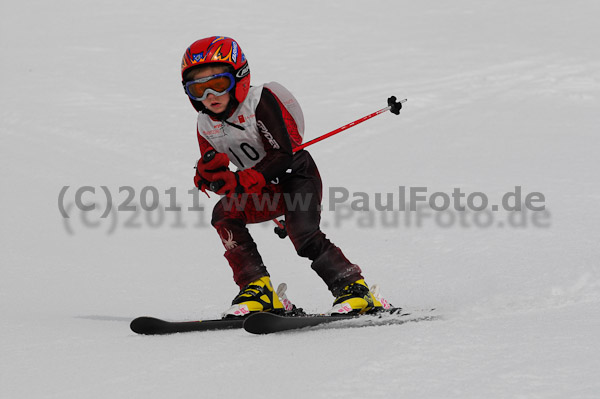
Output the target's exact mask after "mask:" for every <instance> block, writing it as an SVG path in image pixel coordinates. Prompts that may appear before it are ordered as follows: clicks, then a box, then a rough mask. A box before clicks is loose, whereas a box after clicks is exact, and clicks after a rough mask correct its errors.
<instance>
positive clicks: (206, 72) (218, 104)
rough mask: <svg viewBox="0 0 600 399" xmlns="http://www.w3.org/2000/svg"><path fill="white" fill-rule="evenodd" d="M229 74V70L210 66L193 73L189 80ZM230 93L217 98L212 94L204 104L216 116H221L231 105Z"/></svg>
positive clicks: (203, 101)
mask: <svg viewBox="0 0 600 399" xmlns="http://www.w3.org/2000/svg"><path fill="white" fill-rule="evenodd" d="M223 72H227V68H224V67H218V66H217V67H212V66H208V67H206V68H201V69H199V70H196V71H192V72H191V73H190V76H189V78H188V79H189V80H197V79H201V78H206V77H208V76H211V75H216V74H218V73H223ZM229 99H230V97H229V93H225V94H223V95H221V96H215V95H214V94H212V93H210V94H209V95H208V97H206V98H205V99H204V100H202V104H203V105H204V106H205V107H206V108H207V109H208V110H209V111H212V112H214V113H215V114H220V113H221V112H223V111H225V110H226V109H227V105H228V104H229Z"/></svg>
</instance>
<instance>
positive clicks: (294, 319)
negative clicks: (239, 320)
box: [243, 308, 439, 334]
mask: <svg viewBox="0 0 600 399" xmlns="http://www.w3.org/2000/svg"><path fill="white" fill-rule="evenodd" d="M433 310H434V309H431V310H426V311H423V312H416V313H415V312H412V313H403V312H402V311H401V309H399V308H393V309H389V310H386V311H384V312H381V313H377V314H373V315H343V314H341V315H340V314H336V315H323V314H308V315H300V316H279V315H276V314H273V313H256V314H252V315H250V316H249V317H248V319H246V321H244V325H243V327H244V330H246V331H247V332H249V333H252V334H271V333H276V332H282V331H290V330H299V329H308V328H311V327H317V326H323V327H324V328H350V327H366V326H381V325H392V324H404V323H407V322H416V321H426V320H436V319H439V316H438V315H434V314H432V313H431V312H432V311H433ZM419 313H422V314H419ZM325 325H327V326H325Z"/></svg>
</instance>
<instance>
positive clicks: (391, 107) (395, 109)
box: [294, 96, 408, 152]
mask: <svg viewBox="0 0 600 399" xmlns="http://www.w3.org/2000/svg"><path fill="white" fill-rule="evenodd" d="M406 101H408V100H407V99H406V98H405V99H404V100H400V101H396V97H395V96H392V97H390V98H388V106H387V107H385V108H382V109H380V110H379V111H375V112H373V113H372V114H369V115H367V116H363V117H362V118H360V119H357V120H355V121H354V122H350V123H348V124H347V125H344V126H342V127H338V128H337V129H335V130H332V131H331V132H329V133H325V134H324V135H322V136H319V137H317V138H315V139H312V140H310V141H307V142H306V143H304V144H301V145H299V146H298V147H296V148H294V152H297V151H300V150H302V149H304V148H306V147H308V146H310V145H313V144H315V143H318V142H319V141H322V140H325V139H326V138H328V137H331V136H333V135H336V134H338V133H341V132H343V131H344V130H346V129H350V128H351V127H353V126H356V125H358V124H359V123H363V122H364V121H367V120H369V119H371V118H373V117H376V116H377V115H381V114H383V113H384V112H387V111H391V112H392V113H394V114H396V115H399V114H400V109H401V108H402V104H403V103H405V102H406Z"/></svg>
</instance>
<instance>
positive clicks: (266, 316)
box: [244, 312, 281, 334]
mask: <svg viewBox="0 0 600 399" xmlns="http://www.w3.org/2000/svg"><path fill="white" fill-rule="evenodd" d="M279 318H281V316H278V315H276V314H273V313H269V312H258V313H254V314H251V315H250V316H248V318H247V319H246V320H244V330H246V331H247V332H249V333H251V334H269V333H272V332H273V330H272V328H271V327H272V323H273V322H276V321H277V320H278V319H279Z"/></svg>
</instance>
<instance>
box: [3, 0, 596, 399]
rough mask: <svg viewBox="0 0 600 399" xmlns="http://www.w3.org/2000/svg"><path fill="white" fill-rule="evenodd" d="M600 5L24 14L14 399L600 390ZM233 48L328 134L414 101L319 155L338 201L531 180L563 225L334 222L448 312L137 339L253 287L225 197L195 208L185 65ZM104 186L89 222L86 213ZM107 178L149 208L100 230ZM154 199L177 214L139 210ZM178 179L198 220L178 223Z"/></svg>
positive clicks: (8, 241) (340, 237) (7, 234)
mask: <svg viewBox="0 0 600 399" xmlns="http://www.w3.org/2000/svg"><path fill="white" fill-rule="evenodd" d="M599 13H600V3H598V2H597V1H594V0H587V1H586V0H574V1H569V2H566V1H541V0H531V1H527V2H523V1H516V0H502V1H500V0H490V1H477V0H456V1H452V2H446V1H430V2H414V1H405V0H400V1H379V2H365V1H357V0H349V1H343V2H342V1H329V2H324V1H314V0H304V1H299V2H281V1H274V0H269V1H260V2H258V1H255V2H249V1H228V0H225V1H219V2H206V1H171V2H156V1H141V0H130V1H116V0H107V1H102V0H100V1H87V0H85V1H84V0H78V1H75V0H55V1H51V2H48V1H40V0H31V1H27V2H22V1H15V0H6V1H3V2H2V4H1V6H0V29H1V31H0V53H1V57H2V64H1V73H0V79H1V81H2V84H1V87H2V93H1V95H0V131H1V136H0V137H1V138H0V140H1V148H2V156H1V158H0V166H1V168H2V174H1V175H0V187H1V189H2V197H1V198H2V199H1V200H2V222H1V223H0V226H1V227H0V228H1V234H2V241H1V242H2V251H1V255H0V259H1V261H0V263H1V266H0V267H1V269H0V270H1V271H0V273H1V275H0V312H1V317H0V397H2V398H109V397H110V398H142V397H143V398H165V397H168V398H191V397H196V398H198V397H202V398H233V397H244V398H264V397H273V398H276V397H278V398H308V397H311V398H336V397H340V398H346V397H367V398H399V397H402V398H597V397H598V394H599V392H600V379H598V374H599V372H600V342H599V339H598V337H600V310H599V305H600V268H599V265H598V259H599V257H600V251H599V242H600V237H599V228H598V226H599V222H600V218H599V213H598V202H599V200H600V187H599V185H598V169H599V166H600V163H599V161H598V154H599V152H600V146H599V143H600V139H599V138H598V127H599V126H600V46H599V45H598V37H600V26H599V25H598V21H597V20H598V14H599ZM211 35H225V36H230V37H234V38H236V39H237V40H238V42H239V43H240V45H241V46H242V48H243V50H244V52H245V54H246V56H247V57H248V59H249V62H250V67H251V71H252V81H253V83H254V84H261V83H265V82H269V81H277V82H280V83H281V84H283V85H284V86H286V87H287V88H289V89H290V90H291V91H292V92H293V93H294V95H295V96H296V98H297V99H298V100H299V101H300V103H301V104H302V106H303V110H304V113H305V120H306V126H307V130H306V137H305V138H306V139H311V138H314V137H317V136H319V135H321V134H323V133H326V132H328V131H330V130H333V129H334V128H336V127H338V126H341V125H343V124H345V123H347V122H350V121H352V120H355V119H357V118H359V117H361V116H363V115H366V114H368V113H371V112H374V111H376V110H378V109H380V108H383V107H384V106H385V104H386V99H387V97H388V96H390V95H396V96H398V97H399V98H408V102H407V103H406V104H405V107H404V109H403V111H402V113H401V115H400V116H395V115H392V114H390V113H386V114H384V115H381V116H378V117H376V118H374V119H371V120H369V121H367V122H365V123H363V124H360V125H358V126H356V127H353V128H352V129H350V130H348V131H346V132H344V133H341V134H340V135H337V136H334V137H332V138H330V139H328V140H326V141H323V142H321V143H319V144H316V145H314V146H313V147H311V148H310V152H311V154H312V155H313V157H314V158H315V159H316V161H317V163H318V165H319V168H320V171H321V175H322V178H323V181H324V186H325V196H324V204H326V205H327V204H329V201H330V200H331V199H332V196H331V195H330V189H331V188H335V187H338V188H339V187H344V188H345V189H347V190H348V191H349V192H350V193H355V192H364V193H366V195H368V196H369V198H371V200H373V199H374V198H375V194H376V193H396V194H397V193H398V187H400V186H404V187H407V188H410V187H427V189H428V193H433V192H444V193H449V194H451V193H452V190H453V189H455V188H460V189H461V190H462V192H464V193H467V194H469V193H473V192H482V193H485V194H486V195H488V196H489V197H490V204H491V203H494V202H495V203H498V202H499V200H498V199H499V198H501V196H502V195H503V194H504V193H505V192H508V191H511V190H514V187H515V186H520V187H522V190H523V192H524V193H530V192H540V193H543V195H544V198H545V205H546V210H545V211H544V212H538V213H532V212H529V213H526V212H525V213H523V214H518V215H516V216H517V219H518V220H520V223H519V225H518V226H517V227H514V226H512V225H509V223H508V221H507V217H508V214H507V213H503V212H496V213H494V214H493V217H495V219H494V222H493V223H491V224H489V225H485V226H482V224H485V223H481V221H480V223H479V225H475V224H474V223H473V217H474V214H473V213H468V212H466V213H461V212H446V213H436V212H433V211H432V210H429V216H428V217H427V218H425V219H424V220H423V223H422V224H421V225H420V226H417V225H416V224H415V223H413V224H411V225H408V224H407V223H403V222H398V223H396V224H393V223H392V224H391V225H390V224H389V223H387V224H386V223H384V220H382V218H383V217H385V216H386V212H383V211H376V210H373V209H372V211H371V212H353V213H349V212H348V211H347V209H345V208H341V209H337V210H330V209H328V207H327V206H326V209H325V211H324V213H323V229H324V231H325V232H326V233H327V234H328V236H329V237H330V238H331V239H332V240H333V241H334V242H335V243H336V244H338V245H339V246H340V247H341V248H342V249H343V250H344V252H345V254H346V255H347V256H348V257H349V258H350V259H351V260H352V261H353V262H355V263H357V264H359V265H360V266H361V267H362V268H363V271H364V274H365V276H366V279H367V282H368V283H370V284H373V283H378V284H379V285H380V286H381V288H382V291H383V293H384V294H385V296H386V297H387V298H388V299H389V300H390V301H391V302H392V303H393V304H395V305H397V306H405V307H406V308H429V307H435V308H437V309H438V311H439V313H440V314H442V315H443V319H442V320H438V321H431V322H422V323H409V324H404V325H400V326H387V327H363V328H354V329H331V330H327V329H326V330H318V331H301V332H290V333H284V334H276V335H271V336H253V335H250V334H247V333H246V332H244V331H241V330H236V331H222V332H206V333H190V334H178V335H172V336H158V337H148V336H138V335H136V334H134V333H132V332H131V331H130V330H129V321H130V320H131V319H132V318H134V317H136V316H141V315H152V316H157V317H162V318H166V319H170V320H180V319H189V320H193V319H207V318H214V317H218V316H219V314H220V312H221V311H222V310H224V309H226V308H227V307H228V305H229V302H230V301H231V299H232V298H233V297H234V296H235V294H236V293H237V290H238V289H237V287H236V286H235V284H234V283H233V281H232V279H231V271H230V269H229V267H228V265H227V263H226V261H225V259H224V258H223V247H222V245H221V243H220V240H219V237H218V236H217V234H216V233H215V232H214V231H213V229H212V227H210V226H209V220H210V210H211V209H212V205H213V204H214V202H216V200H217V199H216V198H215V196H214V195H213V196H212V197H211V198H210V199H209V198H206V197H204V196H202V197H199V198H200V204H201V205H203V206H204V207H205V211H204V212H194V211H188V210H187V207H189V206H191V205H192V197H191V195H190V194H188V193H187V191H188V190H190V189H191V188H192V176H193V172H194V170H193V165H194V163H195V161H196V159H197V158H198V156H199V151H198V147H197V142H196V134H195V118H196V115H195V112H194V111H193V109H192V108H191V106H190V104H189V101H188V100H187V98H186V96H185V95H184V92H183V90H182V88H181V84H180V75H179V73H180V72H179V66H180V61H181V56H182V55H183V52H184V51H185V49H186V48H187V46H188V45H189V44H191V43H192V42H193V41H194V40H197V39H199V38H202V37H206V36H211ZM65 186H68V188H67V192H66V194H65V195H64V198H63V200H62V205H64V206H65V207H66V210H67V211H68V213H69V215H70V218H69V219H65V218H63V216H61V213H60V211H59V202H60V200H59V194H60V193H61V190H62V189H63V187H65ZM86 186H89V187H93V188H95V190H96V191H95V193H91V192H86V193H83V202H84V203H85V204H93V203H96V205H97V209H96V210H95V211H92V212H81V211H78V209H77V207H76V205H74V200H75V194H76V190H77V189H78V188H81V187H86ZM103 186H104V187H105V188H106V190H107V191H108V192H109V193H111V194H112V196H113V198H112V200H113V206H117V205H123V203H124V200H125V199H126V198H127V194H128V193H127V192H126V191H122V192H120V191H119V188H120V187H122V186H129V187H131V189H132V190H133V191H134V192H135V197H134V198H133V201H132V202H131V205H134V206H136V207H137V209H138V212H137V213H132V212H126V211H119V212H117V211H114V210H113V211H111V212H110V214H109V216H108V217H107V218H101V217H100V214H101V213H102V212H103V211H104V209H105V208H106V205H107V202H108V201H107V198H106V195H105V194H104V192H103V190H102V187H103ZM146 187H155V188H156V190H157V192H158V194H159V198H160V207H159V208H158V211H154V212H146V211H143V210H140V208H141V204H142V202H143V198H142V191H143V192H144V193H145V195H146V196H147V198H150V200H149V201H148V202H149V203H151V198H152V197H151V195H152V191H151V190H152V189H151V188H146ZM144 188H146V189H145V190H144ZM171 188H173V191H171V192H176V194H177V197H176V202H177V203H178V204H180V205H181V206H182V208H183V209H182V211H181V212H175V211H171V212H169V211H164V207H168V206H169V205H170V197H169V196H168V195H167V194H165V191H166V190H169V189H171ZM396 194H395V195H396ZM352 198H353V197H352V196H351V198H350V199H349V200H348V201H347V202H346V204H349V203H350V202H351V200H352ZM463 201H465V199H463ZM463 203H464V202H463ZM370 206H371V208H373V203H371V205H370ZM161 210H163V211H162V212H160V211H161ZM407 214H408V215H411V213H410V212H408V213H401V218H400V220H401V221H402V220H403V219H402V218H403V217H405V216H406V215H407ZM464 215H466V216H467V217H468V219H467V222H466V223H459V221H458V220H460V217H462V216H464ZM387 216H389V212H388V213H387ZM488 216H489V214H488ZM513 216H514V215H513ZM161 217H162V219H161ZM442 217H444V218H446V219H443V218H442ZM536 217H539V220H538V219H535V218H536ZM436 218H437V219H436ZM452 218H458V219H455V220H454V223H451V222H452ZM436 220H437V223H436ZM540 221H541V222H540ZM272 227H273V226H272V224H270V223H268V224H265V225H264V226H253V227H252V229H251V230H252V232H253V234H254V236H255V239H256V241H257V243H258V245H259V248H260V250H261V252H262V254H263V258H264V261H265V263H266V264H267V266H268V267H269V270H270V272H271V275H272V279H273V280H274V282H275V284H277V283H279V282H282V281H285V282H287V283H288V286H289V290H288V295H289V297H290V298H291V299H292V300H293V301H294V302H296V303H297V304H298V305H300V306H302V307H304V308H305V309H306V310H309V311H324V310H326V309H327V308H328V307H329V306H330V305H331V303H332V299H333V298H332V297H331V295H330V294H329V292H328V291H327V290H326V287H325V285H324V284H323V283H322V282H321V281H320V279H319V278H318V277H317V276H316V274H315V273H314V272H313V271H312V270H311V269H310V263H309V261H308V260H306V259H303V258H300V257H298V256H296V254H295V252H294V249H293V247H292V245H291V243H290V242H289V240H286V241H282V240H279V239H278V238H277V237H276V236H275V235H274V234H273V233H272Z"/></svg>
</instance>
